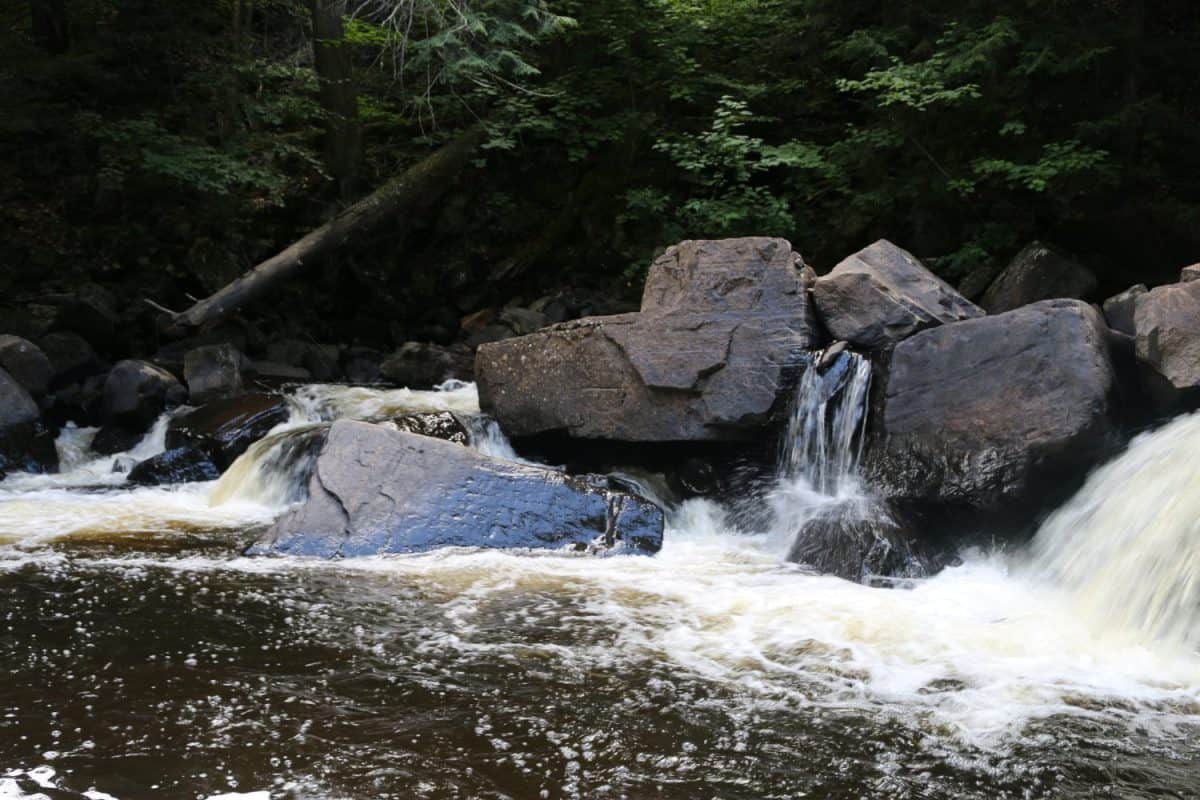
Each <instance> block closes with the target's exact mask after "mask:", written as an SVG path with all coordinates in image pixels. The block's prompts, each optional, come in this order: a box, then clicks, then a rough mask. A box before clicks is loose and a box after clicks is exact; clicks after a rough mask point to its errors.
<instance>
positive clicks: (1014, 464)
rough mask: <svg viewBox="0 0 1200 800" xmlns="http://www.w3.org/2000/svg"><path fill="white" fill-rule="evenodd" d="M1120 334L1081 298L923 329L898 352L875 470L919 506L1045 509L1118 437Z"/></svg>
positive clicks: (876, 439)
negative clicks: (1115, 349) (1116, 345)
mask: <svg viewBox="0 0 1200 800" xmlns="http://www.w3.org/2000/svg"><path fill="white" fill-rule="evenodd" d="M1115 391H1116V379H1115V378H1114V372H1113V366H1112V363H1111V361H1110V359H1109V352H1108V329H1107V327H1106V326H1105V324H1104V320H1103V319H1102V318H1101V316H1100V314H1099V312H1098V311H1097V310H1096V309H1095V308H1093V307H1092V306H1089V305H1088V304H1086V303H1082V302H1079V301H1075V300H1047V301H1042V302H1039V303H1034V304H1032V305H1029V306H1025V307H1022V308H1019V309H1017V310H1015V311H1010V312H1007V313H1004V314H998V315H995V316H988V317H983V318H981V319H975V320H968V321H966V322H960V323H957V324H955V325H946V326H943V327H939V328H933V329H931V330H927V331H923V332H921V333H919V334H917V335H916V336H913V337H912V338H910V339H907V340H905V341H904V342H901V343H900V344H899V345H898V346H897V347H896V349H895V351H894V353H893V356H892V360H891V365H890V370H889V372H888V375H887V378H886V388H885V390H884V392H883V398H882V408H876V409H874V410H873V412H872V420H871V427H872V433H871V440H870V442H869V444H868V448H867V453H866V459H865V464H864V467H865V470H866V473H867V476H868V480H869V483H870V484H871V485H872V486H874V487H877V488H878V489H879V491H880V492H881V493H882V494H883V495H884V496H886V497H888V498H889V499H892V500H894V501H897V502H899V503H901V504H907V505H912V506H929V505H930V504H932V505H938V506H950V507H960V508H965V509H974V510H997V509H1008V510H1012V509H1021V508H1027V509H1033V508H1034V506H1035V505H1036V503H1035V501H1037V500H1039V499H1041V498H1042V497H1043V496H1044V495H1045V493H1046V492H1047V491H1050V492H1053V490H1055V489H1056V488H1062V487H1069V484H1070V479H1071V478H1073V477H1075V476H1077V475H1078V474H1079V473H1080V471H1081V470H1084V469H1086V468H1087V467H1088V466H1090V465H1092V464H1094V463H1095V462H1096V460H1097V459H1098V458H1099V457H1100V456H1102V455H1103V453H1104V452H1105V450H1106V448H1107V446H1108V444H1109V441H1110V435H1111V434H1112V433H1113V430H1114V416H1115V412H1116V408H1115V405H1116V403H1115V399H1114V398H1115Z"/></svg>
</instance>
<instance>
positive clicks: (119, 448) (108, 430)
mask: <svg viewBox="0 0 1200 800" xmlns="http://www.w3.org/2000/svg"><path fill="white" fill-rule="evenodd" d="M142 436H143V434H142V433H139V432H138V431H134V430H130V429H129V428H123V427H121V426H119V425H106V426H105V427H103V428H101V429H100V430H99V431H97V432H96V435H95V436H94V437H92V446H91V450H92V452H93V453H95V454H97V455H101V456H111V455H116V454H117V453H124V452H127V451H129V450H132V449H133V448H135V447H137V444H138V442H140V441H141V440H142Z"/></svg>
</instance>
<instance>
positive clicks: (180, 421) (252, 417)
mask: <svg viewBox="0 0 1200 800" xmlns="http://www.w3.org/2000/svg"><path fill="white" fill-rule="evenodd" d="M290 413H291V411H290V409H289V407H288V404H287V400H285V399H284V398H283V397H280V396H279V395H272V394H247V395H241V396H240V397H231V398H225V399H221V400H213V401H212V402H210V403H207V404H205V405H203V406H201V407H200V408H197V409H196V410H194V411H189V412H188V413H186V414H181V415H179V416H177V417H175V418H173V419H172V420H171V422H170V424H169V425H168V427H167V447H168V448H171V449H174V448H180V447H191V448H194V449H197V450H200V451H203V452H204V453H207V454H208V456H209V458H211V459H212V460H213V462H214V463H215V464H217V465H218V466H219V467H221V468H222V469H225V468H227V467H228V466H229V465H230V464H232V463H233V462H234V459H236V458H237V457H238V456H240V455H241V454H242V453H244V452H246V450H247V449H248V448H249V447H250V445H252V444H253V443H254V442H256V441H258V440H259V439H261V438H262V437H264V436H266V435H267V432H268V431H270V430H271V429H272V428H274V427H275V426H276V425H279V424H280V423H282V422H286V421H287V419H288V416H289V415H290Z"/></svg>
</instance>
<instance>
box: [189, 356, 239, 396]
mask: <svg viewBox="0 0 1200 800" xmlns="http://www.w3.org/2000/svg"><path fill="white" fill-rule="evenodd" d="M242 361H243V359H242V354H241V353H239V352H238V351H237V350H235V349H233V347H231V346H230V345H227V344H214V345H206V346H204V347H197V348H196V349H195V350H189V351H188V354H187V355H186V356H184V359H183V378H184V381H186V382H187V386H188V398H189V401H190V402H191V403H192V404H193V405H199V404H201V403H207V402H208V401H210V400H219V399H221V398H224V397H233V396H235V395H239V394H241V393H242Z"/></svg>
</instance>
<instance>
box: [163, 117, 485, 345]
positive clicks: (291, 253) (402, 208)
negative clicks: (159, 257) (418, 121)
mask: <svg viewBox="0 0 1200 800" xmlns="http://www.w3.org/2000/svg"><path fill="white" fill-rule="evenodd" d="M483 138H484V130H483V128H482V127H480V126H476V127H474V128H471V129H470V130H468V131H467V132H466V133H464V134H463V135H462V136H460V137H458V138H457V139H455V140H454V141H452V142H450V143H449V144H446V145H445V146H443V147H442V148H441V149H440V150H438V151H437V152H435V153H432V154H431V155H429V156H428V157H427V158H425V159H424V160H423V161H421V162H420V163H418V164H416V165H415V166H413V167H411V168H410V169H408V170H407V171H406V172H405V173H404V174H403V175H400V176H398V177H395V178H393V179H392V180H390V181H388V182H387V183H385V184H384V185H383V186H381V187H380V188H379V189H376V190H375V191H374V192H372V193H371V194H369V195H368V196H366V197H364V198H363V199H362V200H360V201H358V202H357V203H355V204H354V205H352V206H349V207H348V208H346V209H345V210H344V211H342V212H341V213H340V214H338V215H337V216H336V217H334V218H333V219H332V220H330V221H329V222H327V223H325V224H324V225H322V226H321V227H319V228H317V229H316V230H314V231H312V232H311V233H309V234H308V235H306V236H305V237H303V238H302V239H300V240H299V241H297V242H295V243H293V244H291V245H289V246H288V247H286V248H285V249H283V250H281V251H280V252H279V253H277V254H275V255H273V256H271V257H270V258H268V259H267V260H266V261H264V262H262V263H261V264H259V265H258V266H256V267H255V268H254V269H252V270H250V271H249V272H247V273H246V274H245V275H243V276H242V277H240V278H238V279H237V280H235V281H233V282H232V283H230V284H228V285H226V286H225V287H224V288H222V289H221V290H219V291H218V292H216V293H215V294H213V295H210V296H209V297H207V298H205V299H203V300H201V301H199V302H198V303H196V304H195V305H193V306H192V307H191V308H189V309H187V310H186V311H183V312H180V313H178V314H172V315H171V316H170V317H169V318H168V319H166V320H165V324H164V326H163V329H164V330H165V331H166V332H167V333H168V334H172V335H183V334H185V333H186V332H187V331H189V330H191V329H194V328H198V327H200V326H202V325H207V324H209V323H211V322H215V321H217V320H220V319H223V318H224V317H226V316H228V315H229V314H231V313H233V312H234V311H237V310H238V309H240V308H243V307H244V306H246V305H248V304H249V303H252V302H254V301H255V300H257V299H259V298H261V297H262V296H264V295H266V294H267V293H269V292H271V291H273V290H274V289H275V288H277V287H278V286H279V285H280V284H282V283H284V282H286V281H287V280H289V279H290V278H292V277H293V276H294V275H296V274H298V273H299V272H300V271H301V270H302V269H303V268H304V267H305V266H307V265H309V264H311V263H313V262H314V261H318V260H320V259H322V258H325V257H326V256H328V255H329V254H331V253H333V252H334V251H336V250H338V249H340V248H342V247H343V246H345V245H347V244H352V243H353V240H355V239H362V238H364V237H365V236H366V235H367V234H368V233H370V232H371V231H372V230H374V229H376V228H379V227H382V226H383V225H385V224H390V225H392V226H396V227H402V226H403V224H404V221H405V220H406V219H409V218H412V217H414V216H416V215H418V214H420V213H421V212H424V211H427V210H428V209H429V208H431V207H432V206H433V205H434V204H435V203H436V202H437V200H438V199H439V198H440V197H441V196H442V194H443V193H444V192H445V191H446V189H447V188H449V186H450V183H451V181H452V180H453V179H454V177H455V176H456V175H457V174H458V172H460V171H461V170H462V168H463V167H465V166H466V164H467V162H468V161H469V160H470V158H471V155H472V154H473V153H474V152H475V149H476V148H477V147H478V146H479V145H480V144H481V143H482V142H483Z"/></svg>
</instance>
